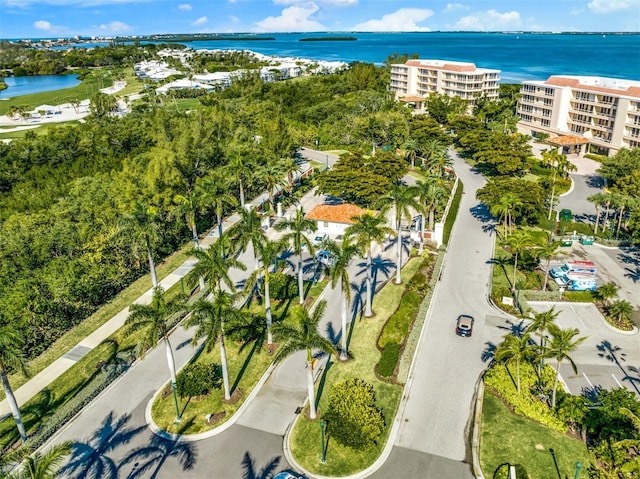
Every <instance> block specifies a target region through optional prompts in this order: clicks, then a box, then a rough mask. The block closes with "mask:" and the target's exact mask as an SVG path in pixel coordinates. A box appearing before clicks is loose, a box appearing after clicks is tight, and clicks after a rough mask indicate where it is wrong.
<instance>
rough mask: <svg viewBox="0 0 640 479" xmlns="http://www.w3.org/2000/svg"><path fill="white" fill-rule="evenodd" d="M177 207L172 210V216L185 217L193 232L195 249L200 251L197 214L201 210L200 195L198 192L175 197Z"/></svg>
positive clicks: (189, 192)
mask: <svg viewBox="0 0 640 479" xmlns="http://www.w3.org/2000/svg"><path fill="white" fill-rule="evenodd" d="M173 203H174V204H175V207H174V208H173V209H172V210H171V214H172V216H182V217H184V219H185V221H186V223H187V227H188V228H189V230H191V236H192V239H193V247H194V248H196V249H198V248H199V244H198V228H197V226H196V213H197V212H198V211H199V210H200V195H198V194H197V192H196V191H188V192H186V193H185V194H184V195H175V196H174V197H173Z"/></svg>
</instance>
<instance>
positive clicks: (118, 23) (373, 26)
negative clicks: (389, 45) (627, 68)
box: [0, 0, 640, 38]
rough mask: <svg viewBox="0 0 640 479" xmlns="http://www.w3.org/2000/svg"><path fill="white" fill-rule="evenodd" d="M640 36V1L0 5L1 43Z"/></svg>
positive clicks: (230, 0)
mask: <svg viewBox="0 0 640 479" xmlns="http://www.w3.org/2000/svg"><path fill="white" fill-rule="evenodd" d="M436 30H440V31H456V30H458V31H459V30H468V31H521V30H531V31H576V32H592V31H607V32H610V31H625V32H639V31H640V0H461V1H456V0H454V1H451V2H447V1H440V0H431V1H425V0H422V1H413V0H182V1H180V0H178V1H173V0H0V38H33V37H35V38H48V37H54V38H55V37H71V36H75V35H81V36H116V35H120V36H122V35H147V34H153V33H196V32H200V33H203V32H204V33H207V32H221V33H228V32H313V31H436Z"/></svg>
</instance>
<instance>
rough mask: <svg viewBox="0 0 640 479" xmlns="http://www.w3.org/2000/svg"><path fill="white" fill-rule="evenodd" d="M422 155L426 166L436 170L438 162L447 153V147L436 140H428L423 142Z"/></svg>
mask: <svg viewBox="0 0 640 479" xmlns="http://www.w3.org/2000/svg"><path fill="white" fill-rule="evenodd" d="M423 155H424V160H425V161H426V164H427V168H428V169H429V170H431V171H437V170H438V168H439V167H438V163H439V162H440V161H441V159H442V158H443V157H446V155H447V147H446V146H445V145H443V144H442V143H440V142H439V141H438V140H429V141H427V142H426V143H425V144H424V150H423ZM439 176H442V175H439Z"/></svg>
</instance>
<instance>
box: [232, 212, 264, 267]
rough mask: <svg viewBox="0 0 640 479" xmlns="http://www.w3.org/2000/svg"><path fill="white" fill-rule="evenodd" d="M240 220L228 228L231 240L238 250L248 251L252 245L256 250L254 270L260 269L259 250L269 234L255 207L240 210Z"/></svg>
mask: <svg viewBox="0 0 640 479" xmlns="http://www.w3.org/2000/svg"><path fill="white" fill-rule="evenodd" d="M238 213H239V215H240V221H238V222H237V223H236V224H234V225H233V226H231V227H230V228H229V229H228V230H227V236H228V238H229V242H230V243H231V244H232V245H233V246H234V247H235V248H237V249H238V250H240V251H243V252H244V251H246V250H247V247H248V246H249V245H251V247H252V248H253V252H254V263H253V270H254V271H255V270H257V269H258V266H259V265H258V261H259V258H258V251H259V250H260V247H261V245H262V244H264V242H265V241H266V240H267V235H266V233H265V232H264V230H263V229H262V220H261V218H260V214H259V213H258V211H257V210H256V209H255V208H251V209H250V210H248V209H246V208H242V209H240V210H238Z"/></svg>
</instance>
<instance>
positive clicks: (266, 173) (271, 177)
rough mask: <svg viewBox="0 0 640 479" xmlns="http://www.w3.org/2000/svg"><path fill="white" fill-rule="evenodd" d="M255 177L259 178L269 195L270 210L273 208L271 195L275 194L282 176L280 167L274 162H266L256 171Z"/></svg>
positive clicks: (282, 172)
mask: <svg viewBox="0 0 640 479" xmlns="http://www.w3.org/2000/svg"><path fill="white" fill-rule="evenodd" d="M256 174H257V176H258V178H260V179H261V180H262V181H263V182H264V184H265V186H266V188H267V194H268V195H269V204H270V205H271V209H272V210H273V208H274V207H275V204H274V202H273V195H274V194H275V193H277V188H278V185H279V184H281V183H282V179H283V178H282V177H283V175H284V171H283V169H282V166H281V165H280V164H278V163H277V162H275V161H273V160H272V161H268V162H267V164H266V165H264V166H262V167H261V168H259V169H258V171H257V173H256Z"/></svg>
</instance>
